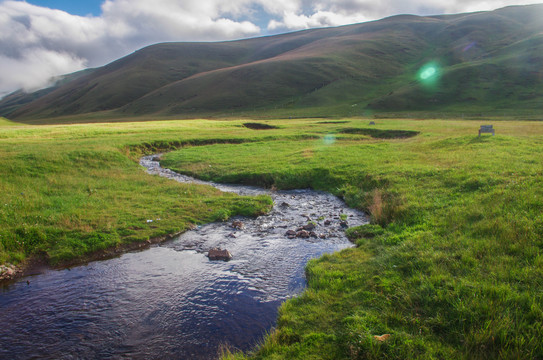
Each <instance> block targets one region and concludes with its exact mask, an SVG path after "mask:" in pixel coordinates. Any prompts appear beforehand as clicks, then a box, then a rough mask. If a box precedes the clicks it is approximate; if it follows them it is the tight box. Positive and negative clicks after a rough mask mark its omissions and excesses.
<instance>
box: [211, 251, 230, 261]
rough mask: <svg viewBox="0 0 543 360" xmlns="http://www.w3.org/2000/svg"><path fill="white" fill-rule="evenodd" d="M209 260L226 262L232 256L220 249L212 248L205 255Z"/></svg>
mask: <svg viewBox="0 0 543 360" xmlns="http://www.w3.org/2000/svg"><path fill="white" fill-rule="evenodd" d="M207 257H208V258H209V260H222V261H228V260H231V259H232V254H230V251H228V250H226V249H221V248H213V249H211V250H209V252H208V253H207Z"/></svg>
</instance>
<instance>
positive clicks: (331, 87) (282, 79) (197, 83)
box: [0, 5, 543, 121]
mask: <svg viewBox="0 0 543 360" xmlns="http://www.w3.org/2000/svg"><path fill="white" fill-rule="evenodd" d="M540 15H543V5H530V6H515V7H507V8H503V9H499V10H496V11H492V12H479V13H470V14H457V15H443V16H432V17H420V16H410V15H402V16H394V17H390V18H386V19H383V20H380V21H374V22H368V23H362V24H355V25H350V26H343V27H337V28H325V29H313V30H306V31H300V32H295V33H289V34H283V35H277V36H270V37H262V38H254V39H247V40H239V41H231V42H217V43H166V44H157V45H153V46H149V47H147V48H144V49H142V50H139V51H136V52H135V53H133V54H131V55H129V56H126V57H124V58H122V59H120V60H117V61H115V62H113V63H111V64H109V65H106V66H104V67H102V68H98V69H95V70H94V71H92V72H89V73H87V74H86V75H83V76H80V77H76V78H75V79H74V80H73V81H69V82H67V83H63V84H62V85H57V86H56V87H55V88H52V89H47V90H42V91H41V92H39V93H34V94H28V95H21V94H18V95H17V96H18V98H17V101H13V96H11V97H7V98H5V99H4V100H2V101H1V102H0V116H5V117H8V118H10V119H14V120H18V121H26V120H30V119H40V118H43V119H45V118H54V117H62V116H70V115H77V114H87V113H94V112H103V115H104V116H116V117H124V116H126V117H133V116H140V115H153V116H157V117H160V116H173V115H175V116H187V117H190V116H197V115H198V114H220V113H222V112H225V111H227V112H231V113H244V112H245V113H247V112H249V113H251V112H252V113H257V112H261V111H263V110H265V111H276V112H277V111H288V112H290V113H292V114H297V113H300V114H304V115H310V116H312V115H315V116H317V115H319V114H323V113H325V114H327V115H330V114H334V113H336V114H338V115H344V114H353V111H355V113H362V112H364V111H432V110H439V111H462V112H464V111H466V112H470V111H490V110H494V111H498V110H515V109H522V110H541V109H543V101H541V99H542V96H543V71H542V70H541V69H543V55H542V54H543V22H541V21H540V20H539V19H540V18H541V16H540ZM425 64H431V67H430V69H429V70H427V72H426V73H425V74H423V75H421V69H424V66H425ZM428 71H429V72H428ZM353 109H355V110H353Z"/></svg>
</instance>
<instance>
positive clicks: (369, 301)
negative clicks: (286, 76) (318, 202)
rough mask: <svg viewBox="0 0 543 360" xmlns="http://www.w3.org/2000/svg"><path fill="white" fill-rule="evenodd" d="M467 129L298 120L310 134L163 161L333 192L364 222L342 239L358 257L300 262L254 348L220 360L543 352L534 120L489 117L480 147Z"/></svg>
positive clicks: (540, 189) (204, 172) (542, 152)
mask: <svg viewBox="0 0 543 360" xmlns="http://www.w3.org/2000/svg"><path fill="white" fill-rule="evenodd" d="M479 125H480V123H479V122H468V121H407V120H402V121H398V120H387V121H385V120H383V121H380V122H378V124H377V126H376V127H377V129H382V130H389V131H398V130H404V131H416V132H419V135H417V136H415V137H412V138H409V139H388V140H376V139H372V138H371V137H369V136H361V135H356V134H355V135H347V134H345V131H344V130H342V127H344V129H352V128H353V127H354V128H356V127H359V128H360V129H362V130H361V131H360V132H363V129H364V128H365V127H366V126H367V122H366V121H356V120H353V121H351V122H350V123H347V124H326V125H325V124H318V125H317V122H306V123H305V124H304V128H305V131H307V132H311V133H320V134H321V139H319V140H303V141H297V142H292V141H281V140H277V141H262V142H254V143H245V144H242V145H226V144H222V145H213V146H203V147H198V148H185V149H182V150H179V151H176V152H172V153H170V154H168V155H166V157H165V159H164V161H163V163H164V164H165V165H166V166H168V167H172V168H174V169H177V170H180V171H183V172H185V173H189V174H193V175H197V176H200V177H202V178H207V179H215V180H218V181H229V182H250V183H255V184H258V185H265V186H269V187H276V188H296V187H312V188H316V189H322V190H327V191H331V192H333V193H335V194H338V195H341V196H344V197H345V199H346V200H347V202H348V203H349V204H350V205H351V206H356V207H358V208H361V209H364V210H366V211H368V212H369V213H370V214H371V216H372V225H370V226H365V227H362V228H357V229H352V230H350V232H349V234H350V236H351V237H352V239H353V241H355V242H356V243H357V245H358V246H357V248H355V249H349V250H346V251H343V252H341V253H338V254H334V255H327V256H324V257H322V258H321V259H318V260H313V261H311V262H310V263H309V265H308V267H307V276H308V289H307V290H306V291H305V292H304V293H303V294H302V295H300V296H299V297H297V298H295V299H292V300H289V301H287V302H286V303H285V304H284V305H283V306H282V307H281V309H280V315H279V319H278V324H277V329H276V330H274V331H273V332H272V333H271V334H270V335H269V336H268V337H267V338H266V340H265V341H264V343H263V344H262V346H261V347H260V348H258V349H257V350H255V351H254V352H253V353H251V354H249V355H242V354H227V355H225V358H246V357H247V358H256V359H367V358H370V359H382V358H394V359H404V358H429V359H430V358H463V357H464V358H539V357H542V356H543V345H542V344H543V343H542V342H541V340H540V339H541V337H542V335H543V326H542V325H541V324H543V295H542V289H543V257H542V254H541V251H542V249H543V212H542V210H543V177H542V175H543V164H542V162H541V158H543V147H542V145H543V140H542V139H543V138H542V137H541V135H542V134H543V125H542V124H541V123H534V122H507V121H500V122H494V126H495V128H496V129H497V135H496V136H494V137H492V136H482V137H480V138H479V137H477V129H478V127H479ZM284 129H285V131H291V132H292V131H299V130H298V129H297V128H296V124H292V127H290V126H289V125H284ZM347 132H349V133H356V132H357V131H353V130H348V131H347ZM337 134H341V135H337ZM327 135H328V136H327ZM334 135H335V137H334ZM331 139H335V141H331ZM385 333H388V334H391V335H392V336H391V338H390V339H389V340H387V341H385V342H382V343H381V342H378V341H376V340H375V339H374V338H373V336H374V335H382V334H385Z"/></svg>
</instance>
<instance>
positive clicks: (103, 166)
mask: <svg viewBox="0 0 543 360" xmlns="http://www.w3.org/2000/svg"><path fill="white" fill-rule="evenodd" d="M210 125H211V126H218V127H220V125H221V124H220V123H211V124H210ZM196 130H197V127H196V126H195V123H190V122H187V123H175V122H167V123H161V122H157V123H139V124H117V125H112V124H97V125H77V126H43V127H32V126H17V125H16V124H14V123H9V122H7V121H6V120H2V121H1V122H0V167H1V169H2V176H1V177H0V199H1V204H0V223H1V224H2V226H1V228H0V264H1V263H13V264H21V263H24V262H25V261H27V260H28V259H29V258H42V259H45V260H47V261H48V262H49V263H51V264H59V263H65V262H72V261H80V260H85V258H86V257H87V256H89V255H92V254H95V253H96V252H97V251H102V250H106V249H110V248H112V247H119V246H123V245H125V244H130V243H135V242H140V243H141V242H145V241H147V240H149V239H152V238H156V237H160V236H164V235H168V234H173V233H178V232H181V231H185V230H187V229H188V228H191V227H192V226H194V225H195V224H200V223H206V222H210V221H216V220H225V219H226V218H228V217H229V216H232V215H236V214H244V215H249V216H254V215H257V214H262V213H264V212H266V211H267V210H268V208H269V206H270V203H271V200H270V199H269V198H265V197H258V198H247V197H240V196H236V195H234V194H227V193H221V192H219V191H218V190H216V189H214V188H212V187H207V186H197V185H186V184H178V183H176V182H174V181H171V180H166V179H162V178H159V177H157V176H150V175H147V174H146V173H145V172H144V171H143V169H142V168H141V167H140V166H139V165H138V163H137V159H138V157H139V156H140V155H141V154H142V152H153V151H159V150H160V147H161V146H168V144H170V142H175V141H177V142H179V141H180V140H181V139H184V140H187V139H188V140H190V139H191V138H194V134H195V133H196V132H197V131H196ZM198 134H199V135H202V134H205V130H202V131H200V132H199V133H198ZM231 135H232V138H233V139H234V140H235V139H236V134H235V131H234V132H232V133H231ZM157 138H159V139H160V141H159V142H158V143H157V144H158V145H157V144H155V145H153V144H154V143H153V141H154V139H157ZM223 140H225V141H226V140H227V139H223Z"/></svg>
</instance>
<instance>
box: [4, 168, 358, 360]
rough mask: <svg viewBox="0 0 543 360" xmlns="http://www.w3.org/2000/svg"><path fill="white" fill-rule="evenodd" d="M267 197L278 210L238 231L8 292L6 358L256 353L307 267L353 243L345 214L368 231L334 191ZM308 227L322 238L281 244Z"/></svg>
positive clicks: (44, 277)
mask: <svg viewBox="0 0 543 360" xmlns="http://www.w3.org/2000/svg"><path fill="white" fill-rule="evenodd" d="M141 163H142V165H144V166H145V167H147V168H148V169H149V170H148V171H149V172H150V173H154V174H160V175H161V176H167V177H170V178H175V179H176V180H178V181H193V179H190V178H188V179H187V178H186V177H183V176H179V175H177V174H175V173H173V172H170V171H167V170H164V169H161V168H159V166H158V163H156V162H153V161H151V160H150V158H144V159H142V161H141ZM217 186H218V187H219V188H221V190H224V191H235V192H238V193H241V194H257V193H266V191H265V190H262V189H257V188H251V187H241V186H224V185H217ZM271 195H272V197H273V198H274V202H275V206H274V209H273V210H272V212H271V213H270V214H268V215H266V216H261V217H259V218H257V219H245V218H243V219H242V218H240V220H241V221H242V222H243V223H244V227H243V229H234V228H232V227H231V226H230V225H231V223H232V221H229V222H227V223H214V224H209V225H205V226H202V227H200V228H198V229H196V230H194V231H189V232H187V233H185V234H183V235H181V236H179V237H178V238H176V239H174V240H172V241H169V242H166V243H163V244H161V245H158V246H154V247H151V248H150V249H148V250H145V251H141V252H131V253H127V254H124V255H122V256H121V257H119V258H115V259H111V260H106V261H97V262H93V263H90V264H88V265H85V266H79V267H74V268H72V269H65V270H59V271H55V270H47V271H45V272H44V273H42V274H39V275H35V276H30V277H27V278H24V279H22V280H21V281H19V282H17V283H15V284H13V285H11V286H10V287H9V288H8V289H4V290H2V292H1V293H0V359H32V358H40V359H82V358H84V359H104V358H108V359H124V358H126V359H212V358H215V357H216V356H217V352H218V349H219V347H220V346H221V345H227V346H229V347H230V348H236V349H241V350H248V349H250V348H251V347H252V346H254V345H255V343H256V342H257V341H258V340H260V339H261V338H262V336H263V335H264V334H265V333H266V331H269V330H270V329H271V328H272V327H273V325H274V322H275V319H276V316H277V309H278V306H279V305H280V303H281V302H282V301H284V300H285V299H287V298H289V297H291V296H294V295H296V294H298V293H299V292H300V291H301V290H302V289H303V287H304V285H305V280H304V266H305V264H306V263H307V261H308V260H309V259H311V258H314V257H318V256H320V255H322V254H323V253H329V252H334V251H338V250H341V249H343V248H346V247H349V246H351V244H350V243H349V242H348V240H347V239H346V238H345V236H344V233H343V229H342V227H341V225H340V221H341V219H340V214H344V215H343V216H342V217H343V218H345V217H347V221H348V223H349V225H350V226H354V225H359V224H362V223H365V222H366V218H365V217H364V215H363V214H362V213H360V212H357V211H355V210H352V209H348V208H346V207H345V205H344V204H343V203H342V202H341V201H340V200H339V199H337V198H335V197H333V196H331V195H329V194H325V193H321V192H313V191H307V190H299V191H289V192H275V193H273V194H271ZM309 220H313V221H315V222H316V223H317V228H316V229H315V230H314V232H315V233H317V234H318V235H322V236H323V237H325V239H321V238H318V237H317V238H308V239H302V238H295V239H288V238H287V237H286V236H285V232H286V231H287V230H289V229H293V230H294V229H296V228H298V227H300V226H303V225H305V224H307V223H308V221H309ZM326 220H329V222H330V223H329V224H328V225H324V222H325V221H326ZM216 246H218V247H222V248H227V249H228V250H229V251H230V252H231V253H232V254H233V256H234V258H233V259H232V260H231V261H229V262H222V261H210V260H209V259H208V258H207V257H206V254H207V251H208V250H209V249H210V248H212V247H216ZM27 281H28V282H29V284H27Z"/></svg>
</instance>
